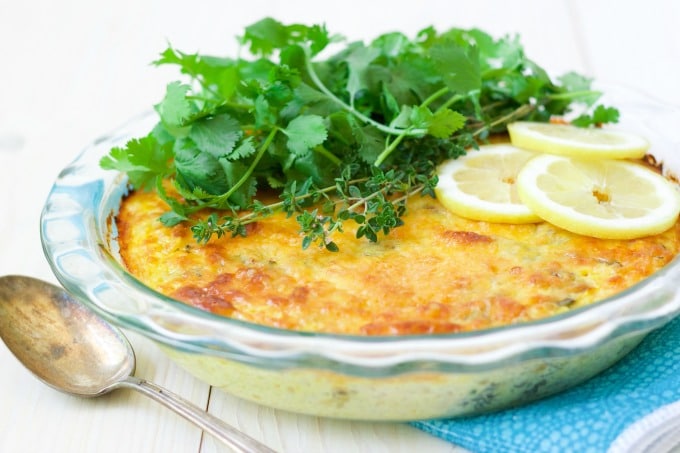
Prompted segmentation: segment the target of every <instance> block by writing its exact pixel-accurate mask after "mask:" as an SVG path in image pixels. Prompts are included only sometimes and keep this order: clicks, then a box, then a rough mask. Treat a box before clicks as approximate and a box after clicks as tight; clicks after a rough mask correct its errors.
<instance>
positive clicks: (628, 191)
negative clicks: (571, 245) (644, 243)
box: [517, 154, 680, 239]
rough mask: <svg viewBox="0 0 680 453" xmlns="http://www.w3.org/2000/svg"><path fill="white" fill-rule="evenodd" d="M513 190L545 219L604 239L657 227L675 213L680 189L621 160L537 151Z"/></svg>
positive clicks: (669, 222) (661, 227) (631, 235)
mask: <svg viewBox="0 0 680 453" xmlns="http://www.w3.org/2000/svg"><path fill="white" fill-rule="evenodd" d="M517 191H518V193H519V196H520V199H521V200H522V201H523V202H524V203H525V204H526V205H527V206H528V207H529V208H530V209H531V210H532V211H533V212H535V213H536V214H537V215H538V216H540V217H541V218H543V219H544V220H546V221H548V222H550V223H552V224H554V225H556V226H558V227H561V228H563V229H565V230H568V231H571V232H573V233H578V234H583V235H588V236H593V237H598V238H603V239H634V238H638V237H642V236H647V235H652V234H658V233H661V232H663V231H665V230H667V229H668V228H670V227H671V226H672V225H673V224H674V223H675V222H676V220H677V218H678V214H679V213H680V195H679V194H678V191H677V189H676V188H675V186H674V185H673V184H672V183H671V182H670V181H668V180H667V179H666V178H664V177H663V176H661V175H660V174H658V173H656V172H654V171H652V170H650V169H649V168H646V167H644V166H643V165H641V164H636V163H633V162H629V161H624V160H613V159H602V160H582V159H574V158H569V157H565V156H557V155H551V154H543V155H539V156H537V157H535V158H533V159H531V160H530V161H529V162H527V164H526V165H525V166H524V167H523V168H522V170H521V171H520V172H519V175H518V177H517Z"/></svg>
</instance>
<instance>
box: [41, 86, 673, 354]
mask: <svg viewBox="0 0 680 453" xmlns="http://www.w3.org/2000/svg"><path fill="white" fill-rule="evenodd" d="M619 89H623V90H624V91H628V90H629V89H626V88H619ZM632 93H633V94H636V95H637V96H638V97H640V96H641V97H642V99H644V100H645V101H647V102H651V103H652V104H654V105H660V106H661V105H662V104H660V103H658V102H657V101H654V100H650V98H649V97H648V96H645V95H642V94H640V93H635V92H632ZM155 121H156V117H155V115H154V113H153V112H145V113H143V114H142V115H139V116H137V117H135V118H133V119H131V120H130V121H128V122H127V123H126V124H125V125H123V126H122V127H120V128H117V129H115V130H114V132H113V133H111V134H109V135H107V136H104V137H102V138H100V139H98V140H96V141H95V142H94V143H92V144H91V145H90V146H88V147H86V148H85V149H84V150H83V151H82V152H81V153H80V154H79V155H78V156H77V157H76V159H75V160H74V161H73V162H71V163H70V164H69V165H68V166H67V167H66V168H64V170H63V171H62V172H61V173H60V175H59V177H58V178H57V180H56V181H55V184H54V186H53V189H52V190H51V191H50V194H49V195H48V198H47V200H46V203H45V207H44V209H43V213H42V215H41V240H42V243H43V249H44V252H45V254H46V257H47V259H48V261H49V263H50V265H51V266H52V269H53V271H54V272H55V275H56V277H57V279H58V280H59V281H60V282H61V283H62V284H63V285H64V287H65V288H66V289H67V290H69V291H70V292H72V293H76V294H75V295H76V296H79V298H80V299H82V300H83V301H84V302H86V303H87V304H88V305H89V306H91V308H93V309H95V310H96V311H98V312H99V313H100V314H102V315H104V316H105V317H107V318H108V319H110V320H112V321H114V322H115V323H117V324H119V325H122V326H123V327H127V328H131V329H133V330H137V331H140V332H141V333H143V334H145V335H147V336H151V337H152V338H155V339H157V340H160V341H162V342H165V343H168V344H172V345H175V346H178V345H181V346H185V347H187V348H190V349H195V350H199V351H200V350H208V351H212V352H214V348H215V346H216V344H217V343H221V342H222V341H223V340H225V339H224V338H213V337H209V336H200V335H193V336H188V337H187V336H182V335H177V336H176V337H175V338H173V335H174V333H173V332H167V331H164V330H163V329H162V328H160V326H155V325H154V323H153V322H150V321H149V320H148V319H147V320H145V322H141V321H142V318H140V317H138V315H144V313H142V312H139V313H136V314H132V315H129V316H127V315H126V316H119V315H116V314H112V313H109V312H107V311H106V309H105V308H103V307H102V306H100V304H99V301H97V300H96V298H93V297H92V296H91V295H89V294H85V293H81V292H80V290H82V288H81V287H80V285H81V284H82V282H80V281H79V279H78V278H77V277H74V276H73V275H70V272H69V269H66V268H64V266H63V264H60V263H58V262H57V260H56V259H55V252H56V251H58V250H56V249H57V248H58V245H57V246H55V244H54V243H53V242H51V241H50V240H49V238H48V237H47V236H48V235H47V234H46V231H45V224H46V220H47V218H46V217H47V216H48V214H49V213H50V208H49V206H50V203H51V201H52V200H53V198H54V196H55V190H56V188H57V187H58V186H59V185H60V184H63V183H65V182H66V183H68V184H69V185H72V183H71V182H70V179H72V178H74V175H77V177H76V179H77V181H81V180H82V181H86V182H88V183H92V182H97V183H98V184H101V186H102V188H103V189H110V188H111V187H110V186H111V185H112V184H114V185H115V181H114V180H115V179H118V184H119V185H123V184H125V180H124V179H121V178H120V176H121V175H116V174H115V172H110V171H105V170H103V169H101V168H100V167H99V165H98V163H99V158H100V157H101V155H102V153H104V152H108V150H109V149H110V148H111V147H112V146H119V145H121V144H123V143H124V142H125V141H127V140H128V139H130V138H137V137H139V136H141V135H140V133H142V134H145V133H148V131H149V130H151V127H152V126H153V124H155ZM141 125H144V129H141V130H138V129H139V128H140V126H141ZM677 170H680V169H677ZM83 173H84V174H83ZM82 181H81V184H82ZM72 186H73V187H78V184H75V185H72ZM106 196H107V194H102V195H101V197H102V198H101V199H100V200H97V199H95V198H93V199H91V200H89V201H91V202H93V204H92V205H91V206H90V208H91V209H92V210H93V213H94V215H95V217H98V219H95V221H97V222H98V223H99V224H98V225H93V226H94V228H86V229H85V230H84V231H83V233H84V234H85V235H86V236H87V235H92V234H94V236H87V237H84V238H83V237H78V238H75V239H77V241H76V242H78V241H80V242H81V245H80V247H82V251H89V252H94V250H89V249H88V244H89V247H90V248H91V247H92V245H93V244H94V245H95V246H96V247H103V252H102V251H100V253H99V254H98V256H99V259H97V260H95V261H96V264H97V266H102V267H105V268H106V269H104V270H105V271H106V274H107V276H108V277H112V275H113V276H115V279H114V281H113V282H110V281H102V282H100V285H109V284H111V283H122V284H123V285H124V286H125V287H126V289H131V290H133V291H134V292H135V293H136V294H138V295H143V296H149V297H152V298H153V299H154V300H155V301H159V302H160V303H162V304H164V305H166V306H167V307H169V308H171V309H172V310H173V311H175V312H176V313H175V314H179V315H181V316H185V317H187V319H190V320H194V321H200V322H208V323H211V324H215V325H218V326H221V327H230V328H238V329H241V330H245V331H250V332H253V333H255V334H257V335H260V336H262V337H260V338H261V339H262V340H264V339H270V340H272V341H280V340H282V339H286V340H288V341H289V342H291V340H292V342H291V344H296V345H298V346H299V345H301V344H302V343H305V342H307V343H310V344H309V345H308V348H303V349H304V350H305V351H306V353H311V352H312V351H314V352H316V353H317V355H321V356H327V357H333V358H334V359H339V360H345V359H348V358H349V359H350V360H351V359H352V353H353V352H357V346H359V347H360V348H365V347H366V346H371V347H373V348H378V349H377V350H380V351H381V352H382V353H385V354H388V355H389V356H390V357H391V358H392V361H391V362H394V360H395V357H396V358H397V359H399V358H401V359H403V360H425V359H428V360H429V359H433V358H434V359H436V360H444V361H447V360H448V361H455V360H461V357H462V356H461V355H460V354H446V353H444V352H442V351H445V350H446V349H447V348H448V347H449V346H454V345H456V344H458V345H460V344H468V345H472V344H478V345H479V344H495V343H498V344H503V343H508V342H509V343H513V342H512V341H508V340H512V339H516V340H519V339H521V340H523V341H521V342H519V343H521V344H519V343H518V342H514V343H515V344H506V345H505V346H504V347H500V348H499V349H500V352H499V351H497V350H494V354H490V355H488V356H489V360H490V361H494V362H495V361H496V360H497V359H498V358H499V357H500V358H501V359H509V358H514V359H520V358H531V357H533V356H534V355H535V354H536V353H537V350H540V351H542V353H546V352H548V353H549V354H551V355H568V354H572V353H575V352H578V351H582V350H586V349H589V348H592V347H595V346H598V345H601V344H603V343H606V342H607V341H609V340H610V339H612V338H615V337H617V336H619V335H622V334H624V333H625V334H630V333H635V332H644V331H645V330H651V329H653V328H656V327H658V326H660V325H662V324H664V323H665V322H667V321H669V320H670V319H672V318H673V317H674V316H676V315H677V314H678V312H680V301H679V300H678V296H677V295H676V296H673V297H671V299H672V300H671V302H669V303H666V304H663V305H662V306H660V307H653V308H649V307H648V308H647V309H641V310H640V311H639V312H637V313H636V312H635V311H634V310H633V311H632V312H631V313H628V314H627V315H626V316H622V317H614V318H609V317H608V316H607V315H608V314H611V313H613V312H615V311H618V309H620V308H622V307H623V308H626V309H627V310H630V309H631V306H632V305H634V303H633V302H635V301H636V300H637V299H638V298H639V297H641V296H640V295H644V294H646V293H647V292H653V291H655V288H656V287H658V286H659V285H662V284H663V281H664V280H668V279H670V281H671V282H672V281H674V280H673V279H675V278H676V277H677V276H676V275H675V274H678V273H680V263H679V261H678V258H676V259H675V260H673V262H672V263H669V264H668V265H666V266H665V267H664V268H663V269H661V270H659V271H657V272H656V273H655V274H653V275H652V276H649V277H648V278H646V279H645V280H643V281H641V282H639V283H638V284H636V285H634V286H632V287H630V288H628V289H626V290H624V291H622V292H620V293H618V294H616V295H614V296H611V297H609V298H606V299H603V300H600V301H598V302H595V303H593V304H590V305H588V306H585V307H581V308H578V309H574V310H570V311H568V312H566V313H563V314H560V315H555V316H551V317H549V318H545V319H540V320H535V321H529V322H523V323H520V324H513V325H506V326H500V327H495V328H491V329H486V330H481V331H471V332H460V333H450V334H437V335H409V336H360V335H343V334H332V333H317V332H303V331H292V330H286V329H281V328H276V327H270V326H265V325H260V324H255V323H250V322H247V321H242V320H237V319H232V318H228V317H224V316H219V315H215V314H213V313H210V312H207V311H204V310H201V309H199V308H196V307H193V306H190V305H187V304H184V303H182V302H180V301H177V300H175V299H172V298H170V297H167V296H165V295H163V294H161V293H158V292H156V291H154V290H153V289H151V288H149V287H147V286H146V285H144V284H143V283H141V282H140V281H139V280H138V279H137V278H136V277H134V276H133V275H131V274H130V273H129V272H127V270H125V269H124V267H123V266H122V265H121V264H120V262H118V260H117V259H116V258H115V257H113V256H111V255H110V253H108V239H107V238H105V237H102V233H101V231H100V226H101V222H103V221H104V219H106V218H107V217H108V216H109V214H110V213H108V212H98V211H97V210H98V209H100V208H101V204H102V201H103V200H104V199H105V197H106ZM97 201H99V205H96V204H97V203H96V202H97ZM81 214H82V213H81ZM70 215H78V213H73V212H72V213H70ZM91 226H92V225H91ZM669 274H672V275H669ZM115 280H117V281H115ZM79 293H80V294H79ZM633 299H634V301H632V300H633ZM638 308H639V307H638ZM643 308H644V307H643ZM593 319H595V320H597V319H600V321H597V322H595V324H593V326H592V329H585V334H584V335H583V336H582V337H581V339H582V340H583V341H576V340H575V338H573V337H572V338H569V339H565V338H560V334H564V333H566V332H571V331H572V329H574V327H575V326H577V325H580V324H584V325H588V323H592V322H593ZM550 332H552V334H550ZM265 337H266V338H265ZM583 338H585V339H583ZM225 341H226V340H225ZM319 342H323V343H325V344H328V345H329V346H331V348H330V349H329V350H328V351H322V350H319V349H321V348H319V344H320V343H319ZM227 343H229V342H228V341H227ZM395 345H396V346H399V347H400V348H401V347H403V346H404V345H410V346H415V352H414V351H409V352H403V353H400V351H399V350H398V349H395ZM229 346H234V344H231V343H229ZM237 346H238V345H237ZM334 348H335V349H334ZM237 349H238V348H237ZM249 350H250V349H249ZM432 351H438V352H432ZM289 352H291V354H293V355H295V354H298V353H300V349H299V348H293V349H292V350H291V351H289ZM354 359H356V358H354ZM354 361H356V360H354ZM463 361H466V360H463ZM359 362H361V363H363V361H361V360H359ZM468 362H470V363H482V362H484V358H483V355H482V356H476V357H474V358H471V359H469V360H468ZM395 363H396V362H395Z"/></svg>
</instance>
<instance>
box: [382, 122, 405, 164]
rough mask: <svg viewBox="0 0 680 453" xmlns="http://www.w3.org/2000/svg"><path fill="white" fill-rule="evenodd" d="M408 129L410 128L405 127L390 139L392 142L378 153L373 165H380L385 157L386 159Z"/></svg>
mask: <svg viewBox="0 0 680 453" xmlns="http://www.w3.org/2000/svg"><path fill="white" fill-rule="evenodd" d="M409 130H410V129H408V128H407V129H405V130H404V132H403V133H401V134H399V135H397V136H396V138H395V139H394V140H392V142H391V143H390V144H389V145H388V146H387V147H386V148H385V149H384V150H383V151H382V152H381V153H380V155H378V157H377V158H376V160H375V162H374V163H373V165H375V166H376V167H379V166H380V165H382V163H383V162H384V161H385V159H387V158H388V157H389V155H390V154H392V151H394V150H395V149H396V148H397V146H398V145H399V143H401V141H402V140H403V139H404V137H406V135H407V131H409Z"/></svg>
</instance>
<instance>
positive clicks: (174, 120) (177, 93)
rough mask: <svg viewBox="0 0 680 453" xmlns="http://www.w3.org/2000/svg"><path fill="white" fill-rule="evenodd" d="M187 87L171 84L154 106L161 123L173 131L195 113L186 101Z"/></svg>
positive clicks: (177, 83)
mask: <svg viewBox="0 0 680 453" xmlns="http://www.w3.org/2000/svg"><path fill="white" fill-rule="evenodd" d="M190 90H191V87H190V86H189V85H185V84H182V83H180V82H171V83H169V84H168V85H167V87H166V92H165V97H164V98H163V100H162V101H161V102H160V103H159V104H157V105H156V111H157V112H158V115H159V116H160V118H161V121H162V122H163V123H164V124H165V125H166V126H168V127H170V128H172V129H175V128H179V127H182V126H184V122H185V121H186V120H188V119H189V118H190V117H191V115H193V114H194V113H195V112H196V108H195V106H194V105H193V104H192V103H191V102H190V101H189V100H187V93H188V92H189V91H190Z"/></svg>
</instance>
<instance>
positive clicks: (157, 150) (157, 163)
mask: <svg viewBox="0 0 680 453" xmlns="http://www.w3.org/2000/svg"><path fill="white" fill-rule="evenodd" d="M171 156H172V152H171V150H170V147H169V146H162V145H160V144H159V143H158V142H157V141H156V139H155V138H154V137H153V136H152V135H148V136H146V137H143V138H140V139H132V140H130V141H128V142H127V143H126V145H125V147H124V148H120V147H116V148H113V149H111V151H110V152H109V154H108V155H106V156H104V157H102V159H101V160H100V163H99V164H100V166H101V167H102V168H103V169H105V170H117V171H120V172H124V173H127V174H128V179H129V181H130V183H131V184H132V185H133V186H134V187H137V188H139V189H150V188H152V187H153V186H154V185H155V182H156V178H159V177H160V178H163V177H166V176H168V175H170V174H171V172H172V171H173V168H172V165H171V164H170V159H171Z"/></svg>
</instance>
